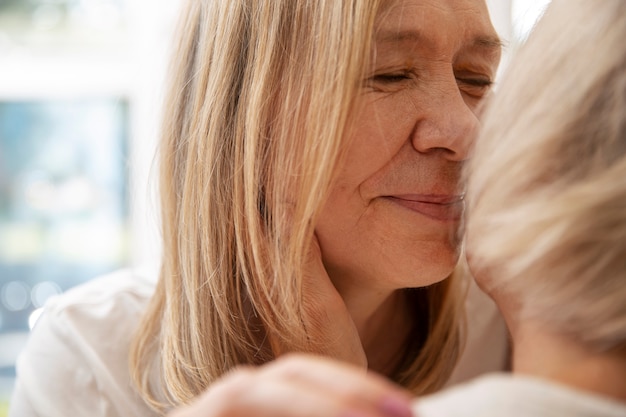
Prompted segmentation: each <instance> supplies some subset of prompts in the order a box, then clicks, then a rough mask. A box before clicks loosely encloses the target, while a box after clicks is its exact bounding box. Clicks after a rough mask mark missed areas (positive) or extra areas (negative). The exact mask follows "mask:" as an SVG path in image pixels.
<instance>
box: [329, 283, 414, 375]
mask: <svg viewBox="0 0 626 417" xmlns="http://www.w3.org/2000/svg"><path fill="white" fill-rule="evenodd" d="M337 290H338V291H339V293H340V294H341V296H342V298H343V300H344V302H345V304H346V307H347V308H348V311H349V312H350V315H351V316H352V319H353V321H354V323H355V326H356V328H357V331H358V333H359V337H360V338H361V343H362V344H363V350H364V351H365V355H366V356H367V361H368V368H369V369H370V370H373V371H376V372H378V373H381V374H383V375H387V376H390V374H391V373H392V372H393V370H394V369H395V367H396V365H397V364H398V361H399V360H400V359H401V356H402V355H400V354H399V353H402V352H403V350H404V348H405V346H406V340H407V337H408V336H409V332H410V329H411V320H410V317H411V316H410V314H409V308H408V303H407V300H406V295H405V293H404V291H402V290H386V291H385V290H376V289H367V288H363V287H359V286H346V285H343V286H341V285H338V286H337Z"/></svg>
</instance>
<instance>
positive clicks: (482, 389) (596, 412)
mask: <svg viewBox="0 0 626 417" xmlns="http://www.w3.org/2000/svg"><path fill="white" fill-rule="evenodd" d="M413 415H415V416H419V417H476V416H480V417H503V416H506V417H553V416H558V417H626V404H624V403H620V402H618V401H616V400H612V399H609V398H605V397H600V396H597V395H594V394H591V393H587V392H584V391H579V390H575V389H573V388H570V387H567V386H564V385H557V384H555V383H552V382H549V381H547V380H542V379H537V378H532V377H529V376H520V375H515V376H513V375H511V374H508V375H507V374H492V375H486V376H482V377H480V378H478V379H476V380H474V381H472V382H469V383H466V384H461V385H457V386H455V387H453V388H449V389H447V390H444V391H440V392H439V393H437V394H433V395H429V396H426V397H423V398H421V399H417V400H415V402H414V403H413Z"/></svg>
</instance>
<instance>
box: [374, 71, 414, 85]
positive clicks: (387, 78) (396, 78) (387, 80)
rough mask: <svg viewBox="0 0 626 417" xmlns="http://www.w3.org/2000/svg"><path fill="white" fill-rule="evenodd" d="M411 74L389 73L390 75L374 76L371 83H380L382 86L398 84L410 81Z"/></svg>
mask: <svg viewBox="0 0 626 417" xmlns="http://www.w3.org/2000/svg"><path fill="white" fill-rule="evenodd" d="M411 78H412V77H411V74H410V73H408V72H402V73H390V74H377V75H374V77H373V81H375V82H378V83H382V84H392V83H398V82H402V81H406V80H410V79H411Z"/></svg>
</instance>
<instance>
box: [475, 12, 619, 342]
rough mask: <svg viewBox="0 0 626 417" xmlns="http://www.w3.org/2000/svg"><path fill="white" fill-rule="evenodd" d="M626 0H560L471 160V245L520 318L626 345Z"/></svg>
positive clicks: (516, 67)
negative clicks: (592, 0)
mask: <svg viewBox="0 0 626 417" xmlns="http://www.w3.org/2000/svg"><path fill="white" fill-rule="evenodd" d="M625 40H626V3H625V2H624V1H622V0H603V1H594V2H591V1H587V0H553V1H552V3H551V5H550V6H549V7H548V9H547V12H546V13H545V16H544V17H543V18H542V20H541V21H540V22H539V24H538V25H537V27H536V29H535V30H534V32H533V33H532V34H531V36H530V38H529V40H528V42H527V43H526V44H525V45H524V46H523V48H522V49H521V51H520V53H519V54H518V56H516V58H515V60H514V62H512V64H511V70H510V71H509V72H508V74H507V75H506V76H505V78H504V80H503V81H502V88H501V89H499V90H498V92H497V93H496V95H495V97H494V99H493V101H491V102H490V105H489V109H488V110H487V112H486V116H485V125H484V130H483V132H482V135H481V137H480V139H479V141H478V144H477V146H476V149H475V154H474V155H473V158H472V160H471V163H470V170H469V171H470V173H469V175H470V177H469V178H470V180H469V189H468V194H467V196H468V223H467V236H468V252H469V253H470V264H471V267H472V270H473V271H475V273H476V275H477V279H478V281H479V284H480V285H481V287H482V288H483V289H484V290H486V291H487V292H488V293H489V294H491V295H492V296H493V297H494V298H495V300H496V301H497V303H498V305H499V306H500V308H501V309H502V311H503V312H504V313H505V316H507V320H508V322H509V324H510V325H511V326H513V327H515V326H516V325H517V324H519V323H521V322H534V323H540V324H541V326H543V328H544V329H547V330H548V331H550V332H553V333H555V334H558V335H560V336H562V337H564V338H566V339H567V340H570V341H573V342H575V343H579V344H580V345H581V346H583V345H584V346H585V348H586V349H589V350H590V351H594V352H608V351H614V350H622V351H623V350H624V348H626V285H624V284H625V283H626V281H625V280H626V48H625V44H624V42H625Z"/></svg>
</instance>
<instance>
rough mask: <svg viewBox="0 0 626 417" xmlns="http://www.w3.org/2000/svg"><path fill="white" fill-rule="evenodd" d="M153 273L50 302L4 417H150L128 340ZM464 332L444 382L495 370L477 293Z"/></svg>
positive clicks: (493, 320) (499, 356)
mask: <svg viewBox="0 0 626 417" xmlns="http://www.w3.org/2000/svg"><path fill="white" fill-rule="evenodd" d="M155 276H156V274H155V273H154V272H148V273H146V272H139V271H130V270H125V271H120V272H116V273H114V274H111V275H108V276H104V277H101V278H97V279H95V280H92V281H89V282H88V283H86V284H83V285H81V286H78V287H75V288H73V289H71V290H70V291H68V292H66V293H65V294H63V295H60V296H57V297H55V298H52V299H50V301H49V302H48V303H47V304H46V306H45V308H44V313H43V314H42V315H41V317H40V318H39V320H38V322H37V324H36V326H35V329H34V330H33V332H32V334H31V335H30V339H29V341H28V343H27V346H26V348H25V349H24V351H23V352H22V353H21V355H20V357H19V358H18V361H17V382H16V386H15V389H14V393H13V398H12V400H11V404H10V410H9V416H10V417H35V416H38V417H44V416H45V417H80V416H89V417H113V416H115V417H122V416H124V417H127V416H144V417H147V416H154V415H156V414H155V413H154V412H152V411H151V410H150V409H149V408H148V407H147V406H146V405H145V404H144V402H143V401H142V399H141V398H140V397H139V395H138V394H137V393H136V391H135V390H134V388H133V387H132V384H131V380H130V375H129V371H128V352H129V346H130V341H131V339H132V337H133V333H134V332H135V330H136V326H137V324H138V322H139V320H140V317H141V315H142V313H143V311H144V309H145V308H146V305H147V302H148V300H149V298H150V296H151V295H152V293H153V291H154V288H155V283H156V279H155ZM467 313H468V319H469V324H470V327H471V330H472V331H470V333H469V335H468V344H467V346H466V351H465V352H464V354H463V356H462V358H461V362H460V364H459V366H458V367H457V369H456V371H455V373H454V375H453V377H452V379H451V381H452V382H460V381H463V380H467V379H469V378H471V377H473V376H476V375H478V374H480V373H485V372H490V371H500V370H502V369H503V368H504V366H505V363H506V360H507V350H508V348H507V339H506V331H505V327H504V325H503V323H502V320H501V319H500V316H499V314H498V313H497V310H496V308H495V306H494V304H493V303H492V302H491V300H490V299H488V298H487V297H486V296H485V295H484V294H482V293H481V292H480V291H478V290H477V289H476V288H473V289H471V290H470V295H469V298H468V301H467Z"/></svg>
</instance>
